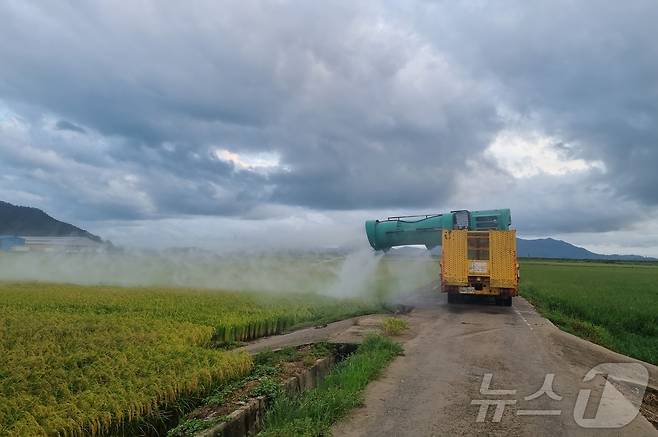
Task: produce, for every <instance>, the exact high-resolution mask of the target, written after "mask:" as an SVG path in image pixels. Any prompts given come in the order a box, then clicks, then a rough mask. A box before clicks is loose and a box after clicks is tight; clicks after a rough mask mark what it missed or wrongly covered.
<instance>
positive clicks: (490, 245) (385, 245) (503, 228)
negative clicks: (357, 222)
mask: <svg viewBox="0 0 658 437" xmlns="http://www.w3.org/2000/svg"><path fill="white" fill-rule="evenodd" d="M511 225H512V215H511V212H510V210H509V209H507V208H504V209H490V210H482V211H468V210H465V209H462V210H456V211H450V213H445V214H427V215H423V216H396V217H389V218H387V219H386V220H368V221H366V235H367V237H368V242H369V243H370V246H372V248H373V249H375V250H383V251H387V250H389V249H391V248H392V247H395V246H405V245H419V244H422V245H424V246H425V247H427V248H428V249H433V248H435V247H437V246H441V247H442V249H441V253H442V257H441V273H440V275H441V290H442V291H443V292H445V293H448V302H449V303H455V302H457V301H459V300H460V298H461V297H462V296H464V295H475V296H492V297H494V298H495V300H496V303H497V304H499V305H507V306H510V305H512V296H516V295H518V290H519V264H518V262H517V257H516V231H514V230H512V229H510V227H511Z"/></svg>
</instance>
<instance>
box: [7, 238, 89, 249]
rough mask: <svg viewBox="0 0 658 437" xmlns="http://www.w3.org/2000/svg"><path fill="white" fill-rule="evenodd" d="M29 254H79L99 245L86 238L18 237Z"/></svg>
mask: <svg viewBox="0 0 658 437" xmlns="http://www.w3.org/2000/svg"><path fill="white" fill-rule="evenodd" d="M20 238H22V239H23V240H24V241H25V247H26V248H27V250H28V251H30V252H80V251H84V250H94V249H98V248H100V246H101V243H99V242H97V241H94V240H92V239H90V238H86V237H27V236H26V237H20Z"/></svg>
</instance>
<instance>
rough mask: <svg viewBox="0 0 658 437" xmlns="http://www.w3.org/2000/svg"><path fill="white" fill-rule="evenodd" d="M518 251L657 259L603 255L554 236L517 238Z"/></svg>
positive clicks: (550, 255)
mask: <svg viewBox="0 0 658 437" xmlns="http://www.w3.org/2000/svg"><path fill="white" fill-rule="evenodd" d="M516 251H517V253H518V255H519V257H523V258H566V259H593V260H617V261H657V260H658V259H657V258H650V257H646V256H640V255H616V254H615V255H601V254H599V253H594V252H590V251H589V250H587V249H585V248H583V247H578V246H574V245H573V244H571V243H567V242H566V241H562V240H555V239H553V238H540V239H537V240H524V239H523V238H517V239H516Z"/></svg>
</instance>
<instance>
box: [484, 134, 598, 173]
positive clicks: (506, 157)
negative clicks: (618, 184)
mask: <svg viewBox="0 0 658 437" xmlns="http://www.w3.org/2000/svg"><path fill="white" fill-rule="evenodd" d="M570 152H571V151H570V150H569V148H568V146H566V145H564V144H563V143H562V142H560V141H559V140H558V139H557V138H553V137H550V136H546V135H542V134H540V133H538V132H516V131H513V130H503V131H501V132H499V133H498V135H497V136H496V138H495V140H494V141H493V142H492V143H491V145H490V146H489V147H488V148H487V149H486V151H485V156H488V157H491V158H493V159H494V160H495V161H496V162H497V163H498V165H500V167H502V168H503V169H505V170H507V171H509V173H510V174H511V175H512V176H514V177H515V178H529V177H532V176H537V175H540V174H547V175H552V176H563V175H566V174H568V173H578V172H585V171H590V170H598V171H601V172H605V171H606V167H605V164H604V163H603V161H600V160H592V161H587V160H585V159H581V158H572V157H570V156H569V155H570V154H571V153H570Z"/></svg>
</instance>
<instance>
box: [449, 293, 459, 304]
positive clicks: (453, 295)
mask: <svg viewBox="0 0 658 437" xmlns="http://www.w3.org/2000/svg"><path fill="white" fill-rule="evenodd" d="M458 297H459V295H458V294H457V293H448V303H457V300H458Z"/></svg>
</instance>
